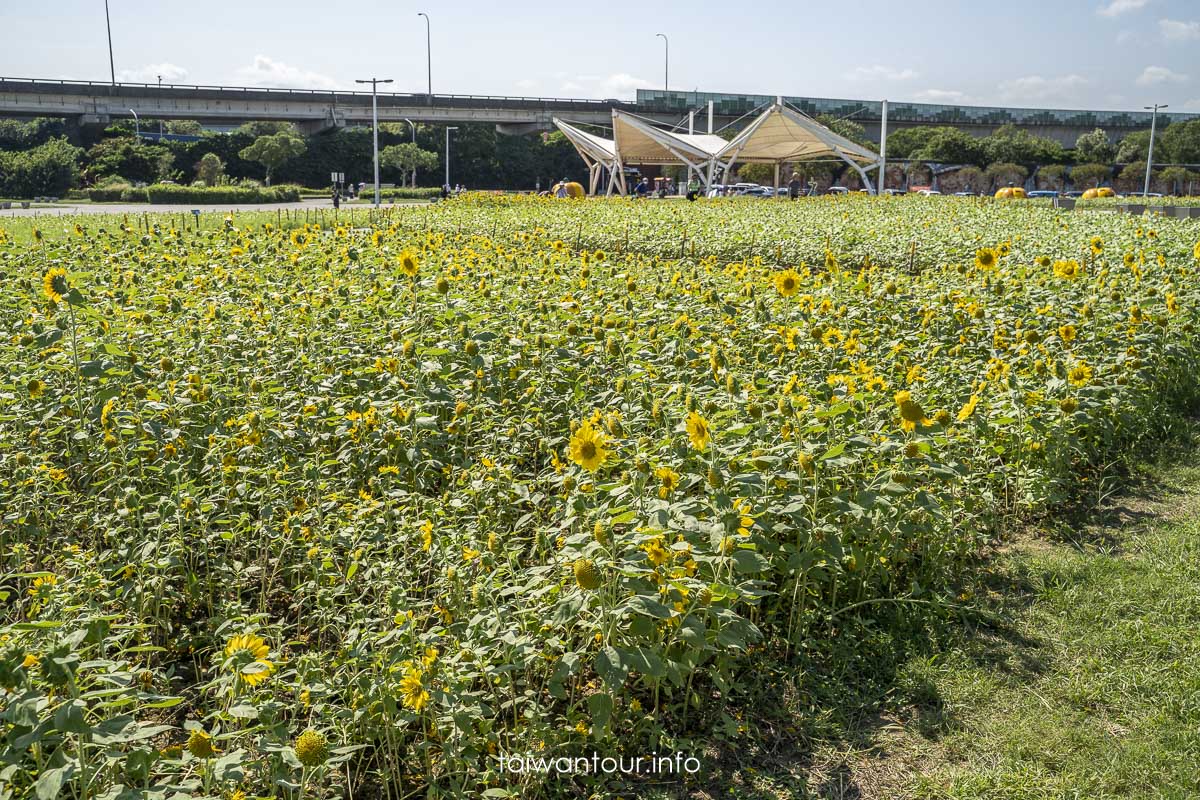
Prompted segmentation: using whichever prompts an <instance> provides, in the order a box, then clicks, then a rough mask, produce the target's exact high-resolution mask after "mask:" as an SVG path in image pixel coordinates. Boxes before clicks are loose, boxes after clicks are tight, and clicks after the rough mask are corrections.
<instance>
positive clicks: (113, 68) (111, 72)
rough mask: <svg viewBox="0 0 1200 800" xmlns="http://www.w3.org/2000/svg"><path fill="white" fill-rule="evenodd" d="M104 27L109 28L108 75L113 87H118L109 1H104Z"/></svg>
mask: <svg viewBox="0 0 1200 800" xmlns="http://www.w3.org/2000/svg"><path fill="white" fill-rule="evenodd" d="M104 27H106V28H108V73H109V75H111V76H112V85H113V86H116V85H117V67H116V64H115V62H114V61H113V51H112V21H111V20H110V19H109V18H108V0H104Z"/></svg>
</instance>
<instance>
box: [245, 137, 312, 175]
mask: <svg viewBox="0 0 1200 800" xmlns="http://www.w3.org/2000/svg"><path fill="white" fill-rule="evenodd" d="M307 149H308V146H307V145H306V144H305V143H304V140H303V139H301V138H300V136H299V135H298V134H296V133H295V132H294V131H291V130H281V131H279V132H278V133H274V134H271V135H270V136H259V137H258V138H257V139H255V140H254V144H252V145H250V146H249V147H247V148H245V149H244V150H242V152H241V153H239V155H240V156H241V157H242V158H244V159H246V160H247V161H257V162H258V163H260V164H262V165H263V166H264V167H266V169H267V186H270V185H271V173H273V172H274V171H275V170H277V169H279V168H280V167H282V166H283V165H284V164H286V163H287V162H288V161H289V160H290V159H293V158H295V157H296V156H298V155H301V154H302V153H303V152H304V151H305V150H307Z"/></svg>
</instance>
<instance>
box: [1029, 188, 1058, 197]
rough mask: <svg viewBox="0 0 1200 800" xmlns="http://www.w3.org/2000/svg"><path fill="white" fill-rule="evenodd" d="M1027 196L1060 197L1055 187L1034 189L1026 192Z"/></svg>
mask: <svg viewBox="0 0 1200 800" xmlns="http://www.w3.org/2000/svg"><path fill="white" fill-rule="evenodd" d="M1025 196H1026V197H1058V192H1056V191H1055V190H1053V189H1034V190H1033V191H1032V192H1026V193H1025Z"/></svg>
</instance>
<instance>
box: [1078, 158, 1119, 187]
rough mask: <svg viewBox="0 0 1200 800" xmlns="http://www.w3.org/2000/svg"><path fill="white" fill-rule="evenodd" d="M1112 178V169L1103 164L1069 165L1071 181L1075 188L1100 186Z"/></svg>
mask: <svg viewBox="0 0 1200 800" xmlns="http://www.w3.org/2000/svg"><path fill="white" fill-rule="evenodd" d="M1111 178H1112V169H1111V168H1110V167H1108V166H1107V165H1105V164H1079V165H1078V166H1074V167H1071V183H1072V184H1074V185H1075V188H1076V189H1085V188H1092V187H1096V186H1100V185H1101V184H1103V183H1105V182H1107V181H1108V180H1109V179H1111Z"/></svg>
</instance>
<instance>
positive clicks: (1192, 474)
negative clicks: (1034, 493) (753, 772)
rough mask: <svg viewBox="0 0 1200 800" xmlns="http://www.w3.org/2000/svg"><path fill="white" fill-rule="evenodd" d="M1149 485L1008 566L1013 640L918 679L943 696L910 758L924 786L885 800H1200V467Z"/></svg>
mask: <svg viewBox="0 0 1200 800" xmlns="http://www.w3.org/2000/svg"><path fill="white" fill-rule="evenodd" d="M1146 483H1148V484H1149V485H1151V486H1152V488H1151V489H1150V491H1149V493H1148V495H1149V496H1146V495H1140V496H1133V497H1126V498H1124V499H1123V501H1122V502H1120V503H1119V505H1118V507H1117V508H1115V509H1110V513H1109V514H1108V515H1107V516H1108V517H1110V521H1109V522H1107V524H1102V525H1098V526H1094V527H1091V526H1085V527H1083V528H1078V529H1076V530H1075V531H1074V532H1073V535H1071V536H1069V537H1066V539H1068V540H1066V541H1047V540H1045V539H1035V540H1031V541H1027V542H1024V543H1022V544H1020V545H1018V546H1016V547H1014V548H1013V549H1012V550H1011V551H1010V552H1008V553H1007V554H1006V555H1005V556H1003V558H1002V560H1001V562H1000V564H999V567H1000V569H999V571H998V572H997V573H996V574H995V575H993V577H992V579H991V580H990V581H989V583H990V584H991V585H992V592H991V593H990V594H991V597H990V599H989V600H988V601H987V603H988V604H990V605H992V606H994V610H996V611H998V612H999V613H1000V614H1001V615H1002V616H1004V617H1005V618H1008V619H1012V620H1013V621H1014V627H1013V629H1011V630H1009V631H1007V632H1001V633H999V634H997V632H996V631H982V630H981V631H978V632H976V633H974V634H972V635H969V636H964V639H963V642H962V643H961V645H960V646H958V647H955V648H953V649H952V650H950V651H949V652H946V653H944V654H941V655H938V656H934V657H922V658H920V659H916V660H914V661H911V662H910V663H909V664H908V666H907V669H906V670H905V672H906V675H905V678H904V680H903V681H902V683H904V684H908V685H911V686H924V687H928V688H931V689H932V691H927V695H928V696H927V697H926V698H925V702H924V704H923V705H924V708H923V709H922V707H921V706H922V704H921V703H920V702H918V704H917V705H915V706H914V711H915V712H916V713H914V714H913V716H912V718H911V719H910V720H909V721H907V722H906V725H905V734H904V736H903V739H905V740H907V741H906V742H905V743H904V744H903V745H902V746H900V747H899V750H901V751H908V752H907V755H908V757H910V758H911V757H912V756H914V755H916V756H917V757H916V759H915V763H918V764H920V768H919V772H921V773H922V774H921V775H919V776H914V780H913V782H912V784H911V785H910V786H907V787H904V788H903V789H901V790H900V791H899V792H898V793H896V794H891V793H889V794H888V795H887V796H892V797H895V796H907V797H918V798H961V799H962V800H967V799H968V798H981V799H982V798H988V799H989V800H995V798H1012V799H1013V800H1018V799H1020V800H1024V798H1060V797H1061V798H1076V797H1078V798H1090V799H1091V800H1101V799H1102V798H1141V797H1147V798H1149V797H1155V798H1158V797H1161V798H1176V797H1177V798H1184V797H1197V796H1200V768H1198V765H1200V457H1197V456H1193V457H1192V458H1191V459H1190V461H1189V463H1188V464H1186V465H1182V466H1179V465H1176V466H1172V467H1164V468H1158V469H1155V470H1153V471H1152V474H1151V475H1150V476H1149V480H1147V481H1146ZM981 599H982V598H981ZM931 707H936V709H937V712H938V713H937V714H936V715H933V716H935V717H936V719H937V724H936V725H933V726H929V725H922V724H919V723H920V721H921V720H922V719H926V720H927V719H929V717H930V716H931V714H930V713H929V709H930V708H931ZM922 712H924V713H922ZM891 749H896V748H894V747H893V748H891ZM864 788H866V787H864ZM893 788H895V789H900V787H893ZM868 791H869V790H868ZM880 796H884V795H880Z"/></svg>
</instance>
